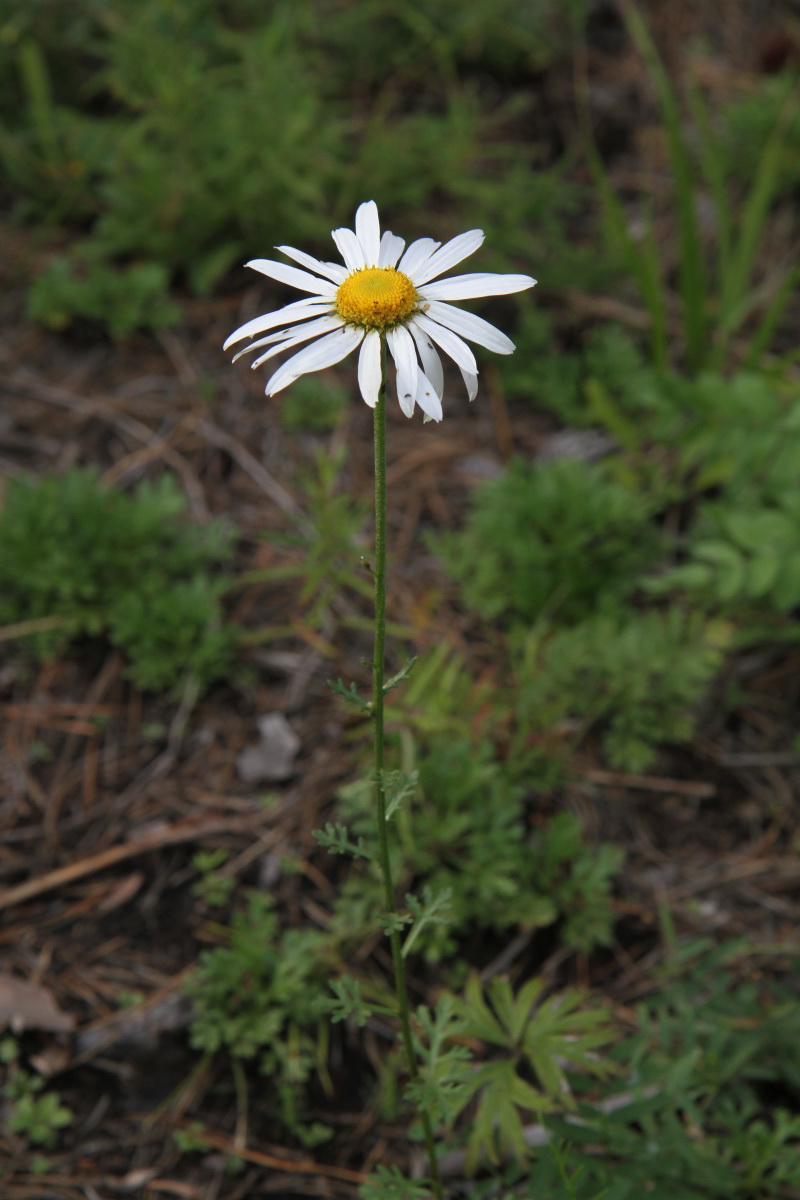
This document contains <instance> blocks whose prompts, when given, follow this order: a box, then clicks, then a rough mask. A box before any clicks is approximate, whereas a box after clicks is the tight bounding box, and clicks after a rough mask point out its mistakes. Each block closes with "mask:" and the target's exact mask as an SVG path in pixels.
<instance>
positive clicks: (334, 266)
mask: <svg viewBox="0 0 800 1200" xmlns="http://www.w3.org/2000/svg"><path fill="white" fill-rule="evenodd" d="M275 249H276V250H280V252H281V254H285V255H286V257H287V258H293V259H294V261H295V262H299V263H300V265H301V266H303V267H308V269H309V270H310V271H317V272H318V274H320V275H324V276H325V278H326V279H330V280H332V281H333V283H342V282H343V280H345V279H347V271H346V270H345V268H344V267H340V266H339V264H338V263H330V262H321V261H320V259H318V258H314V256H313V255H312V254H306V252H305V251H304V250H295V248H294V246H276V247H275Z"/></svg>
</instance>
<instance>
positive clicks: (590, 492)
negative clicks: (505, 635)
mask: <svg viewBox="0 0 800 1200" xmlns="http://www.w3.org/2000/svg"><path fill="white" fill-rule="evenodd" d="M650 515H651V514H650V512H649V511H648V505H647V503H646V502H643V501H642V498H641V497H634V495H633V494H632V493H631V492H630V490H629V489H628V488H626V487H624V486H623V485H622V484H619V483H617V482H615V481H614V480H613V478H611V476H610V473H609V472H608V471H607V470H606V469H605V468H604V467H603V466H599V465H587V464H586V463H582V462H576V461H574V460H565V461H560V462H553V463H543V464H541V465H530V464H527V463H524V462H521V461H517V462H514V463H512V464H511V466H510V467H509V468H508V470H507V471H506V472H505V474H504V475H503V476H501V478H500V479H498V480H496V481H493V482H491V483H489V484H487V485H485V486H484V487H483V488H482V489H481V491H480V492H479V494H478V495H477V497H476V499H475V500H474V502H473V505H472V510H471V512H470V514H469V517H468V519H467V523H466V525H465V527H464V529H463V530H462V531H460V532H459V533H456V534H450V535H444V536H443V537H442V538H441V539H440V540H439V541H438V543H437V548H438V549H439V550H440V552H441V553H442V555H443V557H444V561H445V565H446V566H447V568H448V570H449V571H450V572H451V573H452V574H453V575H454V576H455V578H456V579H457V580H458V581H459V583H460V584H461V588H462V593H463V596H464V599H465V601H466V603H467V604H468V605H469V606H470V607H472V608H475V609H477V611H478V612H480V613H481V615H482V616H484V617H486V618H487V619H489V620H493V619H496V618H498V617H504V618H506V619H517V620H524V621H526V622H532V621H535V620H537V619H538V618H540V617H541V616H543V615H544V614H549V615H553V616H555V617H556V618H557V619H558V620H559V621H561V622H565V623H570V622H575V621H579V620H581V619H582V618H583V617H585V616H587V615H589V614H590V613H592V612H596V611H597V610H598V609H603V608H612V609H614V608H616V607H617V606H618V605H619V603H620V601H621V600H623V599H624V598H625V597H626V596H628V595H630V593H631V592H632V590H633V589H634V587H635V586H636V583H637V581H638V579H639V576H640V574H641V573H642V571H643V569H644V567H645V566H646V565H647V564H648V563H649V562H652V561H653V559H654V557H655V555H656V553H657V550H658V538H657V536H656V534H655V533H654V530H653V527H652V524H651V522H650Z"/></svg>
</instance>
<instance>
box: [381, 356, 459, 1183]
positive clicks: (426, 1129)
mask: <svg viewBox="0 0 800 1200" xmlns="http://www.w3.org/2000/svg"><path fill="white" fill-rule="evenodd" d="M374 574H375V647H374V653H373V657H372V719H373V721H374V745H375V812H376V818H377V825H378V861H379V863H380V868H381V874H382V875H383V890H384V897H385V904H386V911H387V913H388V914H389V915H392V914H394V913H396V912H397V906H396V904H395V899H394V884H393V883H392V868H391V864H390V862H389V828H388V822H387V820H386V792H385V789H384V786H383V695H384V693H383V668H384V658H385V653H386V343H385V340H384V339H381V387H380V392H379V393H378V403H377V404H376V405H375V568H374ZM389 941H390V943H391V947H392V964H393V966H394V987H395V994H396V996H397V1008H398V1012H399V1014H400V1031H401V1035H402V1039H403V1048H404V1050H405V1055H406V1062H407V1063H408V1073H409V1075H410V1076H411V1078H412V1079H416V1078H417V1076H418V1074H419V1072H418V1070H417V1059H416V1055H415V1053H414V1042H413V1039H412V1037H411V1007H410V1005H409V1002H408V988H407V987H406V976H405V966H404V963H403V953H402V950H401V947H400V934H399V933H398V932H397V930H396V929H393V930H390V932H389ZM420 1118H421V1121H422V1131H423V1136H424V1138H425V1148H426V1150H427V1152H428V1160H429V1162H430V1168H431V1180H432V1182H433V1190H434V1194H435V1195H436V1198H437V1200H442V1182H441V1179H440V1177H439V1164H438V1163H437V1161H436V1147H435V1144H434V1140H433V1129H432V1128H431V1122H430V1117H429V1116H428V1114H427V1113H424V1112H423V1113H420Z"/></svg>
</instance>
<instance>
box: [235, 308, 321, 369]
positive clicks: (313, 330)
mask: <svg viewBox="0 0 800 1200" xmlns="http://www.w3.org/2000/svg"><path fill="white" fill-rule="evenodd" d="M342 325H344V321H343V320H342V318H341V317H338V316H334V317H320V319H319V320H318V321H309V323H308V325H301V327H300V328H299V329H298V330H297V332H296V333H293V334H292V335H291V337H287V338H285V339H284V340H283V341H282V342H278V344H277V345H275V346H273V347H272V349H271V350H268V351H267V352H266V354H262V355H260V356H259V357H258V358H256V359H254V360H253V362H251V363H250V366H251V368H252V369H253V370H254V371H255V369H256V367H260V366H261V364H262V363H265V362H268V361H269V359H270V358H274V357H275V355H276V354H281V353H282V352H283V351H284V350H288V349H289V347H290V346H299V345H300V343H301V342H307V341H308V339H309V338H313V337H320V336H321V335H322V334H323V333H331V332H332V331H333V330H334V329H340V328H341V326H342ZM248 349H250V350H252V349H254V347H253V346H249V347H248Z"/></svg>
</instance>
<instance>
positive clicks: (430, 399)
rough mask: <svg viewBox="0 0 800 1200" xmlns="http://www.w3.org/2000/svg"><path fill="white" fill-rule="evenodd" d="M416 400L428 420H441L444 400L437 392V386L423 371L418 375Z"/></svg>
mask: <svg viewBox="0 0 800 1200" xmlns="http://www.w3.org/2000/svg"><path fill="white" fill-rule="evenodd" d="M415 399H416V402H417V404H418V405H419V406H420V408H421V409H422V411H423V412H424V413H425V420H426V421H441V419H442V415H443V413H442V402H441V400H440V399H439V397H438V396H437V394H436V388H435V387H434V386H433V384H432V383H431V381H430V379H428V377H427V375H425V374H424V373H423V372H422V371H420V372H419V374H418V376H417V394H416V397H415Z"/></svg>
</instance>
